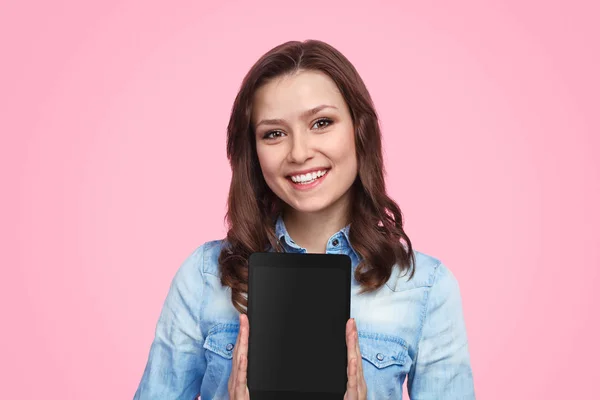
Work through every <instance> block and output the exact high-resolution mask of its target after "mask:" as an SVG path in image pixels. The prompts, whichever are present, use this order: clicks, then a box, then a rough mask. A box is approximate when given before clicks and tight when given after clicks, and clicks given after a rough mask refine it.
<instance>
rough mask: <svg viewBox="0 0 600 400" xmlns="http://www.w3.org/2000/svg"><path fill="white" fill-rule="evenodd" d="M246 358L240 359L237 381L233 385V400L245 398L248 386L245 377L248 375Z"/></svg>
mask: <svg viewBox="0 0 600 400" xmlns="http://www.w3.org/2000/svg"><path fill="white" fill-rule="evenodd" d="M247 372H248V358H247V357H246V356H244V355H242V356H241V357H240V362H239V368H238V374H237V381H236V383H235V398H236V399H244V398H246V387H247V386H248V382H247V379H246V377H247V375H248V373H247Z"/></svg>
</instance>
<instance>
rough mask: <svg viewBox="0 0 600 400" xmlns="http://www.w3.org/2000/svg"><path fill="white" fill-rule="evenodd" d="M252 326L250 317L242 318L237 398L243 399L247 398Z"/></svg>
mask: <svg viewBox="0 0 600 400" xmlns="http://www.w3.org/2000/svg"><path fill="white" fill-rule="evenodd" d="M249 331H250V325H249V323H248V316H247V315H245V314H242V315H241V316H240V340H239V343H238V356H237V357H238V369H237V374H236V381H235V382H236V384H235V386H236V389H235V393H236V398H239V399H243V398H245V396H246V390H247V389H246V388H247V385H248V383H247V378H248V336H249Z"/></svg>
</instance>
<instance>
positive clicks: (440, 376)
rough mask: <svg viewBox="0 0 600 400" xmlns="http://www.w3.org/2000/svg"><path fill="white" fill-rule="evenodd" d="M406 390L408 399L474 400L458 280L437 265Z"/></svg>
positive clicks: (443, 267)
mask: <svg viewBox="0 0 600 400" xmlns="http://www.w3.org/2000/svg"><path fill="white" fill-rule="evenodd" d="M435 274H436V277H435V280H434V283H433V285H432V287H431V288H430V292H429V297H428V300H427V306H426V309H425V317H424V322H423V330H422V334H421V338H420V341H419V345H418V349H417V354H416V358H415V360H414V363H413V365H412V367H411V369H410V372H409V376H408V382H407V389H408V395H409V397H410V398H411V400H451V399H457V400H458V399H460V400H470V399H475V389H474V385H473V373H472V370H471V361H470V356H469V347H468V342H467V331H466V327H465V321H464V317H463V310H462V300H461V295H460V290H459V286H458V281H457V280H456V278H455V277H454V275H453V274H452V272H451V271H450V270H449V269H448V268H447V267H446V266H445V265H444V264H441V263H440V264H439V265H438V267H437V269H436V271H435Z"/></svg>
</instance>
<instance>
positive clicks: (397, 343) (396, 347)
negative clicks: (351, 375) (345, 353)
mask: <svg viewBox="0 0 600 400" xmlns="http://www.w3.org/2000/svg"><path fill="white" fill-rule="evenodd" d="M358 342H359V344H360V353H361V356H362V358H364V359H365V360H367V361H369V362H370V363H371V364H373V365H374V366H375V367H377V368H379V369H381V368H385V367H388V366H390V365H393V364H395V365H404V362H405V361H406V356H407V354H408V345H407V344H406V341H405V340H404V339H402V338H401V337H399V336H390V335H383V334H377V333H372V332H360V331H359V332H358Z"/></svg>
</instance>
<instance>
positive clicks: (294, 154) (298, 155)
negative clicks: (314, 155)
mask: <svg viewBox="0 0 600 400" xmlns="http://www.w3.org/2000/svg"><path fill="white" fill-rule="evenodd" d="M307 136H308V135H304V134H298V135H293V140H292V147H291V148H290V152H289V154H288V161H289V162H292V163H296V164H303V163H304V162H305V161H306V160H307V159H309V158H310V157H311V150H310V143H309V140H308V138H307Z"/></svg>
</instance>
